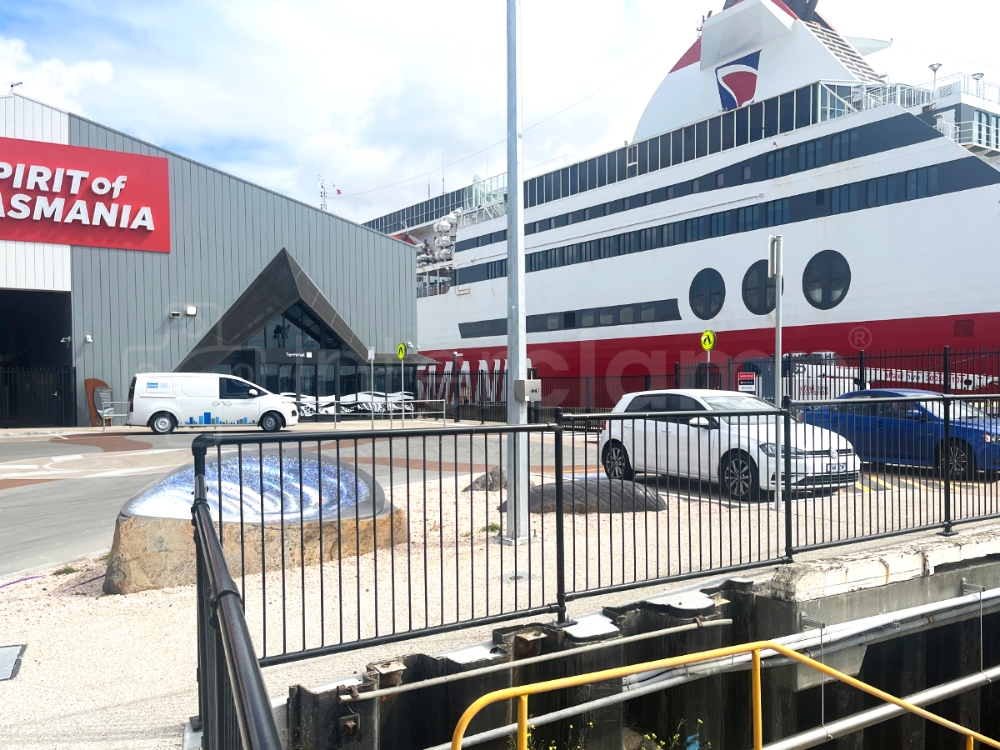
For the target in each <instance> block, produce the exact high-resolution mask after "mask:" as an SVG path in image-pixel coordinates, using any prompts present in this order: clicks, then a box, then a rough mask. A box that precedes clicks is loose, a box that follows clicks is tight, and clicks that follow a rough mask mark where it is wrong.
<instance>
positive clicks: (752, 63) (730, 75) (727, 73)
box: [715, 50, 760, 112]
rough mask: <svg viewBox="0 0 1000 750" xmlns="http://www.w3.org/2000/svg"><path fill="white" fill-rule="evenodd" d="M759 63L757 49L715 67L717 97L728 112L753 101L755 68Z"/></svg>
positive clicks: (755, 89)
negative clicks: (717, 85) (717, 86)
mask: <svg viewBox="0 0 1000 750" xmlns="http://www.w3.org/2000/svg"><path fill="white" fill-rule="evenodd" d="M759 65H760V51H759V50H758V51H757V52H753V53H751V54H749V55H747V56H746V57H741V58H740V59H739V60H734V61H733V62H731V63H726V64H725V65H720V66H719V67H718V68H716V69H715V79H716V81H718V83H719V98H720V99H721V100H722V108H723V109H724V110H726V111H727V112H730V111H732V110H734V109H739V108H740V107H742V106H743V105H744V104H747V103H748V102H752V101H753V98H754V96H756V94H757V68H758V66H759Z"/></svg>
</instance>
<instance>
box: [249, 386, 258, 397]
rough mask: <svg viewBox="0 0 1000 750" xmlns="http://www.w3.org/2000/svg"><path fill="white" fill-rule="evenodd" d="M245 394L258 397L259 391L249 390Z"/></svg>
mask: <svg viewBox="0 0 1000 750" xmlns="http://www.w3.org/2000/svg"><path fill="white" fill-rule="evenodd" d="M247 392H248V393H249V394H250V395H251V396H259V395H260V391H258V390H257V389H256V388H251V389H250V390H249V391H247Z"/></svg>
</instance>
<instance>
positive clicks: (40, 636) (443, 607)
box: [0, 473, 992, 749]
mask: <svg viewBox="0 0 1000 750" xmlns="http://www.w3.org/2000/svg"><path fill="white" fill-rule="evenodd" d="M469 479H470V477H469V476H468V475H465V476H459V477H458V478H455V477H451V478H449V479H448V480H447V481H442V482H440V483H437V482H435V483H433V484H432V485H431V486H430V487H428V488H427V490H426V492H427V494H426V496H425V488H424V486H423V485H422V484H410V485H398V486H395V487H393V488H392V489H391V490H390V491H388V492H390V493H391V498H392V501H393V503H394V504H395V505H396V506H397V507H402V508H405V509H406V510H407V513H408V518H409V529H408V537H409V545H408V546H407V545H406V544H400V542H406V539H405V538H404V539H399V540H396V541H397V544H396V546H395V547H393V548H392V549H384V550H380V551H379V552H378V553H377V554H375V555H366V556H364V557H362V558H360V560H359V559H358V558H354V557H346V558H343V560H342V562H341V563H340V564H337V563H336V562H334V563H326V564H324V565H323V566H322V569H321V568H320V567H319V566H313V567H308V568H305V569H288V570H286V571H285V572H284V574H282V573H281V572H280V571H274V572H270V573H268V574H266V575H264V576H261V575H256V576H247V577H246V578H245V579H241V580H238V581H237V583H238V585H242V586H244V587H245V593H246V611H247V620H248V623H249V626H250V631H251V633H252V634H253V637H254V640H255V647H256V648H257V652H258V654H259V655H260V654H263V653H266V654H268V655H274V654H278V653H281V652H283V651H288V652H294V651H297V650H299V649H301V648H302V646H303V643H304V644H305V645H306V646H308V647H313V646H318V645H321V644H334V643H338V642H341V641H352V640H356V639H358V638H359V637H361V638H367V637H371V636H373V635H376V634H379V635H384V634H388V633H391V632H393V631H394V630H396V631H400V630H406V629H408V628H410V627H413V628H421V627H424V626H434V625H438V624H447V623H452V622H456V621H461V620H466V619H469V618H471V617H482V616H484V615H487V614H499V613H506V612H514V611H519V610H523V609H524V608H526V607H528V606H538V605H542V604H543V603H545V602H551V601H554V599H555V580H556V579H555V567H556V563H555V561H556V546H555V533H554V532H555V521H556V519H555V516H554V515H553V514H545V515H532V516H531V517H530V527H531V537H530V543H527V544H523V545H520V546H508V545H503V544H500V543H499V541H498V540H497V531H496V528H497V527H498V526H499V525H500V524H502V523H503V522H504V520H503V519H502V518H501V514H500V513H499V511H498V510H497V506H498V505H499V503H500V496H499V494H498V493H496V492H491V493H486V492H471V493H470V492H464V491H462V488H464V487H466V486H467V485H468V483H469V481H468V480H469ZM534 480H535V481H536V482H542V481H546V482H547V481H552V480H551V477H549V476H545V475H543V474H541V473H539V474H536V475H535V476H534ZM920 487H921V488H920V489H918V488H917V486H916V485H914V488H913V490H912V491H909V493H908V494H907V493H905V492H900V491H899V490H898V489H897V490H895V491H893V492H890V489H889V488H884V489H880V488H879V487H878V486H872V487H871V488H869V489H868V491H861V490H859V489H858V488H851V489H850V490H848V491H843V492H839V493H835V494H832V495H830V494H827V495H821V496H817V497H807V498H802V499H798V500H796V509H797V518H798V520H797V522H796V524H795V525H794V526H793V533H794V534H796V535H797V538H799V539H801V540H805V539H806V538H809V539H812V538H813V536H812V535H813V534H817V535H820V536H821V537H822V538H826V539H832V538H837V536H838V535H840V536H843V537H847V536H850V535H851V534H852V533H855V532H856V530H859V529H860V528H862V527H863V528H864V529H865V530H866V531H868V530H870V529H871V528H873V527H877V528H881V529H887V528H891V527H892V526H893V525H900V524H903V525H905V524H907V523H909V524H913V523H914V521H915V520H917V519H922V520H925V521H926V520H928V519H932V518H935V517H936V516H937V514H938V513H939V508H940V495H939V494H938V493H937V492H936V491H934V490H935V488H934V487H933V483H932V482H930V483H926V484H923V485H920ZM987 487H988V485H986V486H983V485H980V486H973V485H967V486H965V487H959V488H957V489H956V492H955V493H954V494H955V497H954V501H955V504H956V507H958V508H963V509H966V510H971V509H973V508H974V507H975V506H977V505H978V503H979V502H980V500H979V498H978V495H979V494H981V492H984V491H985V490H986V489H987ZM660 489H661V495H662V497H663V498H664V500H665V501H666V504H667V510H664V511H661V512H657V513H652V512H651V513H639V514H631V513H630V514H624V515H610V516H609V515H607V514H601V515H600V516H598V515H596V514H590V515H583V514H577V515H575V516H567V517H566V519H565V524H566V528H567V531H570V532H572V533H570V534H569V535H568V539H569V542H568V544H567V550H566V555H567V570H569V571H573V573H572V574H571V578H570V582H571V583H570V588H571V590H572V589H574V588H575V590H577V591H582V590H585V589H587V588H588V587H590V588H595V587H597V586H607V585H611V584H622V583H630V582H633V581H638V580H642V579H649V578H656V577H659V576H667V575H678V574H684V573H688V572H691V571H693V570H699V569H701V570H707V569H709V568H719V567H721V566H728V565H736V564H740V563H747V562H755V561H766V560H768V559H771V558H774V557H778V556H779V555H780V554H781V553H782V552H783V543H784V525H785V516H784V512H783V511H781V510H776V509H775V508H774V506H773V505H771V504H766V503H761V504H745V505H732V504H730V503H728V502H726V501H724V500H722V499H721V498H719V497H718V494H717V491H715V490H714V489H713V488H709V487H707V486H698V485H696V484H694V485H692V484H688V483H686V482H676V481H673V482H670V483H664V484H662V485H661V487H660ZM988 494H989V495H990V496H992V491H990V492H989V493H988ZM425 497H426V499H425ZM990 499H992V497H991V498H990ZM758 529H759V531H758ZM296 531H297V530H296V528H295V527H289V529H288V533H295V532H296ZM807 535H808V536H807ZM913 538H914V537H906V539H908V540H912V539H913ZM868 545H869V546H871V545H874V548H878V547H884V546H885V544H884V543H876V542H871V543H868ZM812 554H823V553H812ZM826 554H827V555H829V554H830V553H829V552H827V553H826ZM834 554H837V553H834ZM803 557H805V556H803ZM67 567H68V568H72V570H71V571H70V570H68V569H67V568H64V569H63V570H61V571H56V570H48V571H41V572H39V573H35V574H32V575H34V576H38V577H37V578H31V579H30V580H24V581H20V582H14V581H17V579H16V578H8V579H6V580H0V645H11V644H21V643H25V644H27V645H28V648H27V651H26V652H25V654H24V661H23V664H22V667H21V671H20V673H19V674H18V676H17V677H16V678H15V679H13V680H11V681H9V682H3V683H0V705H3V706H4V707H5V708H7V709H8V710H6V711H3V712H2V713H0V749H4V748H14V747H18V748H24V747H45V748H87V747H95V748H96V747H100V748H106V747H115V748H143V749H145V748H177V747H180V745H181V736H182V734H181V733H182V727H183V722H184V720H185V719H186V717H188V716H190V715H193V714H195V713H197V700H196V685H195V680H194V672H195V665H196V643H195V595H194V590H193V587H181V588H175V589H166V590H161V591H148V592H142V593H138V594H131V595H128V596H106V595H104V594H102V592H101V583H102V582H101V580H100V576H101V575H102V574H103V573H104V562H103V561H102V560H101V559H98V558H95V559H90V560H85V561H78V562H75V563H73V564H72V565H71V566H67ZM424 570H426V573H424V572H423V571H424ZM57 572H58V573H60V574H58V575H57ZM708 572H709V573H710V572H711V571H710V570H709V571H708ZM770 572H771V569H770V568H768V567H766V566H765V567H762V568H761V569H760V570H758V571H755V572H754V573H752V574H751V575H752V577H755V578H758V579H764V578H768V577H769V576H770ZM511 574H514V575H516V576H517V577H516V578H512V577H511ZM91 579H96V580H91ZM376 582H377V586H376ZM411 584H412V585H411ZM676 585H677V586H679V585H685V584H676ZM687 585H689V584H687ZM664 588H668V587H665V586H659V587H651V588H649V589H641V590H638V591H624V592H620V593H618V594H615V595H610V596H602V597H594V598H589V599H581V600H578V601H575V602H573V603H572V604H571V614H581V613H585V612H588V611H594V610H596V609H599V608H600V607H601V606H604V605H607V604H620V603H624V602H627V601H631V600H634V599H639V598H643V597H645V596H651V595H653V594H655V593H656V592H657V591H661V590H663V589H664ZM283 589H284V599H282V590H283ZM376 589H377V596H376ZM338 600H339V601H340V606H339V607H338V606H337V602H338ZM263 601H266V602H267V607H266V616H265V614H264V607H263V606H262V602H263ZM282 601H284V607H283V606H282ZM321 605H322V606H321ZM549 617H551V615H548V614H544V615H539V616H537V617H536V618H535V619H536V620H545V619H548V618H549ZM265 626H266V637H265ZM490 632H491V628H490V627H478V628H470V629H467V630H463V631H461V632H460V633H451V634H444V635H438V636H433V637H428V638H424V639H420V640H417V641H411V642H407V643H397V644H390V645H388V646H380V647H373V648H367V649H364V650H359V651H353V652H351V653H347V654H340V655H335V656H328V657H323V658H314V659H310V660H307V661H304V662H298V663H292V664H286V665H280V666H274V667H268V668H267V669H265V671H264V673H265V680H266V682H267V685H268V689H269V691H270V693H271V695H272V696H283V695H286V694H287V690H288V686H289V685H291V684H296V683H301V684H306V685H318V684H323V683H327V682H330V681H332V680H334V679H336V678H338V677H342V676H344V675H346V674H350V673H352V672H354V671H356V670H359V669H361V668H363V667H364V665H365V664H366V663H368V662H371V661H377V660H382V659H386V658H391V657H397V656H399V655H401V654H405V653H412V652H417V651H423V652H425V653H435V652H439V651H443V650H446V649H451V648H455V647H457V646H459V645H462V644H465V643H474V642H477V641H481V640H484V639H487V638H489V636H490ZM265 646H266V649H265V648H264V647H265Z"/></svg>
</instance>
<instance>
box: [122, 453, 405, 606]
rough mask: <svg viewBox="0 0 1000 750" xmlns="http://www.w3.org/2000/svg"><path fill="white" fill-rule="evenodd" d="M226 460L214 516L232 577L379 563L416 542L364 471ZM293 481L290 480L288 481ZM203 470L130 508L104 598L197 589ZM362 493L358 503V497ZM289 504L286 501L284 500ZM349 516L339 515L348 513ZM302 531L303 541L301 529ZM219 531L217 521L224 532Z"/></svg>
mask: <svg viewBox="0 0 1000 750" xmlns="http://www.w3.org/2000/svg"><path fill="white" fill-rule="evenodd" d="M238 461H239V459H238V458H237V457H236V456H233V457H229V458H223V459H222V481H221V483H220V481H219V474H218V466H217V464H216V462H214V461H212V462H209V463H208V465H207V467H206V485H207V495H208V498H207V499H208V502H209V506H210V508H211V510H212V517H213V518H219V516H220V512H219V505H220V502H219V495H220V487H221V495H222V502H221V505H222V513H221V517H222V524H221V525H222V534H221V537H220V538H221V541H222V548H223V553H224V554H225V557H226V563H227V565H228V566H229V571H230V573H231V574H232V575H233V576H234V577H235V576H239V575H241V574H242V573H243V572H244V566H245V572H246V573H247V574H254V573H260V572H262V569H263V570H265V571H270V570H280V569H281V566H282V564H284V565H285V566H286V567H292V568H294V567H299V566H301V565H314V564H317V563H319V561H320V560H321V559H322V560H323V561H330V560H335V559H337V557H338V555H342V556H343V557H351V556H354V555H357V554H362V555H364V554H369V553H371V552H372V551H373V550H374V549H376V548H379V549H386V548H388V547H389V546H390V545H391V544H393V543H395V544H399V543H401V542H405V541H406V533H407V523H406V514H405V512H404V511H403V510H401V509H394V508H392V506H391V504H390V503H388V502H387V501H386V498H385V493H384V492H383V491H382V488H381V487H380V486H379V485H378V483H377V482H375V480H374V479H372V477H371V476H369V475H368V474H366V473H365V472H363V471H360V470H358V469H357V468H356V467H354V466H352V465H350V464H346V463H343V462H341V463H338V462H336V461H335V460H328V459H327V458H326V457H324V459H323V461H322V466H320V462H319V461H318V460H317V459H316V458H315V457H308V456H304V457H303V459H302V467H301V469H302V470H301V477H302V490H301V494H300V492H299V486H300V485H299V477H300V470H299V469H300V467H299V464H298V457H297V456H295V457H288V456H285V457H284V458H283V459H282V460H281V461H280V462H279V460H278V457H277V454H265V455H264V457H263V462H261V460H260V458H259V457H258V456H257V455H247V456H244V457H243V467H242V470H241V467H240V466H239V462H238ZM282 475H283V481H282ZM193 486H194V470H193V468H192V467H190V466H189V467H186V468H181V469H178V470H177V471H174V472H172V473H171V474H168V475H167V476H166V477H163V478H162V479H159V480H157V481H156V482H154V483H153V484H152V485H150V486H149V487H147V488H146V489H145V490H143V491H142V492H140V493H139V494H138V495H137V496H136V497H135V498H133V499H132V500H130V501H129V502H128V503H126V504H125V506H124V507H123V508H122V510H121V513H119V515H118V521H117V523H116V524H115V537H114V542H113V544H112V547H111V554H110V555H109V559H108V571H107V574H106V576H105V579H104V591H105V592H106V593H108V594H130V593H133V592H136V591H146V590H148V589H159V588H167V587H169V586H182V585H188V584H192V583H194V582H195V577H196V567H195V549H194V529H193V527H192V525H191V503H192V500H193V489H192V488H193ZM355 487H357V493H356V495H357V497H355ZM279 498H281V499H280V500H279ZM338 511H339V512H338ZM300 524H301V533H300V530H299V527H300ZM218 531H219V523H218V522H216V532H217V533H218Z"/></svg>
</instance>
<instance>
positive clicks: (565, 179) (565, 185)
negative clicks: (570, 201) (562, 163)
mask: <svg viewBox="0 0 1000 750" xmlns="http://www.w3.org/2000/svg"><path fill="white" fill-rule="evenodd" d="M559 178H560V179H559V181H560V182H561V183H562V191H561V193H560V194H561V195H562V197H563V198H565V197H566V196H567V195H569V167H566V168H564V169H563V170H562V172H560V173H559Z"/></svg>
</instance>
